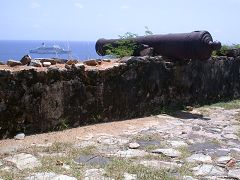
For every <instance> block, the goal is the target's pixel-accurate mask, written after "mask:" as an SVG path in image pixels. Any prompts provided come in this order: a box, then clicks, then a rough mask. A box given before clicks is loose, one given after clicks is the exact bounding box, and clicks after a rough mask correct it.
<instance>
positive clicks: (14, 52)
mask: <svg viewBox="0 0 240 180" xmlns="http://www.w3.org/2000/svg"><path fill="white" fill-rule="evenodd" d="M42 43H45V45H46V46H53V45H59V46H60V47H61V48H63V49H65V50H67V49H68V48H69V49H70V50H71V51H72V53H71V54H70V56H71V58H73V59H77V60H80V61H83V60H87V59H93V58H101V57H100V56H98V55H97V53H96V51H95V42H93V41H68V42H67V41H23V40H17V41H15V40H0V61H3V62H6V61H7V60H9V59H13V60H20V59H21V58H22V57H23V56H24V55H26V54H29V55H30V56H31V57H32V58H52V57H58V58H64V59H67V58H68V55H67V54H62V55H54V54H32V53H29V50H30V49H35V48H37V47H40V46H41V45H42Z"/></svg>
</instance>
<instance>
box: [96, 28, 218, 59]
mask: <svg viewBox="0 0 240 180" xmlns="http://www.w3.org/2000/svg"><path fill="white" fill-rule="evenodd" d="M124 40H126V39H99V40H98V41H97V42H96V45H95V49H96V52H97V53H98V54H99V55H101V56H104V55H107V50H108V48H109V45H111V46H112V47H116V48H117V46H118V42H120V41H124ZM127 40H130V41H131V42H133V43H135V44H136V45H137V46H136V48H135V49H134V53H133V54H134V55H136V56H140V55H141V53H140V52H141V51H142V50H143V47H146V48H152V49H153V54H154V55H161V56H165V57H168V58H173V59H175V60H188V59H199V60H206V59H209V58H210V57H211V54H212V52H213V51H214V50H219V49H220V48H221V43H220V42H218V41H213V39H212V36H211V34H210V33H209V32H208V31H194V32H191V33H178V34H166V35H149V36H139V37H136V38H130V39H127Z"/></svg>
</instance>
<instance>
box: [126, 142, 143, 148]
mask: <svg viewBox="0 0 240 180" xmlns="http://www.w3.org/2000/svg"><path fill="white" fill-rule="evenodd" d="M128 147H129V148H130V149H137V148H139V147H140V145H139V144H138V143H134V142H133V143H129V144H128Z"/></svg>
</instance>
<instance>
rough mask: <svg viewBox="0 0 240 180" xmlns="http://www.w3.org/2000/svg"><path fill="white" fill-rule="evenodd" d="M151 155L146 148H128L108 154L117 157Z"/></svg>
mask: <svg viewBox="0 0 240 180" xmlns="http://www.w3.org/2000/svg"><path fill="white" fill-rule="evenodd" d="M146 155H149V153H147V152H146V151H144V150H138V149H128V150H126V151H117V152H116V153H110V154H108V156H116V157H125V158H132V157H143V156H146Z"/></svg>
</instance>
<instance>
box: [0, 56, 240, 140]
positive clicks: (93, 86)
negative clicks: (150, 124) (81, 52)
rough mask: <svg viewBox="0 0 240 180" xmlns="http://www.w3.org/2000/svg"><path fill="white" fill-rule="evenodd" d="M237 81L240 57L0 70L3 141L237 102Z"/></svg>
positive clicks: (239, 88)
mask: <svg viewBox="0 0 240 180" xmlns="http://www.w3.org/2000/svg"><path fill="white" fill-rule="evenodd" d="M239 79H240V57H237V58H235V59H234V58H226V57H218V58H213V59H210V60H208V61H198V60H195V61H190V62H186V63H179V62H168V61H166V60H164V59H163V58H161V57H133V58H130V59H129V60H128V61H126V62H125V63H120V64H118V65H116V66H113V67H112V68H106V69H105V70H103V69H101V70H100V69H98V68H92V69H85V67H84V65H81V66H75V65H74V66H72V67H71V68H68V69H66V68H62V69H59V68H49V69H48V70H47V71H37V70H36V69H30V70H21V71H9V70H0V138H6V137H11V136H13V135H15V134H16V133H17V132H24V133H26V134H30V133H36V132H46V131H52V130H58V129H63V128H66V127H76V126H79V125H85V124H90V123H97V122H107V121H114V120H121V119H126V118H134V117H141V116H145V115H150V114H154V113H156V112H159V111H160V110H161V108H163V107H165V106H174V105H179V104H180V105H194V104H209V103H212V102H216V101H219V100H228V99H233V98H239V97H240V80H239Z"/></svg>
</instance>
